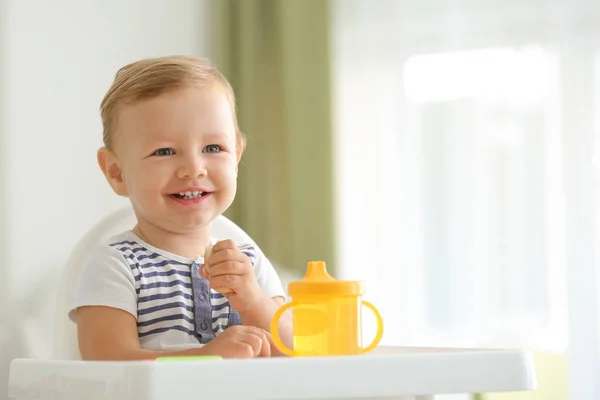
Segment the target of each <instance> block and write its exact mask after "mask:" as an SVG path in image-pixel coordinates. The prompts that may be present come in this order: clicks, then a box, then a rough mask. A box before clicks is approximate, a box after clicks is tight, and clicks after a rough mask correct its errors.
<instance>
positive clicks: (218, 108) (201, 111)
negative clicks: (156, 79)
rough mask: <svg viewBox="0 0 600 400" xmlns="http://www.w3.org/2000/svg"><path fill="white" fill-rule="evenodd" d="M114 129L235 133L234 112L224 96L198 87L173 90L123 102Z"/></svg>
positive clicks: (149, 132)
mask: <svg viewBox="0 0 600 400" xmlns="http://www.w3.org/2000/svg"><path fill="white" fill-rule="evenodd" d="M117 118H118V119H117V129H118V130H119V131H121V132H122V133H123V134H125V133H129V132H130V131H140V130H141V131H143V133H144V136H157V135H162V136H165V135H168V136H172V135H180V134H183V135H190V134H202V135H205V136H232V137H234V136H235V132H236V129H235V126H236V123H235V115H234V111H233V110H232V107H231V104H230V102H229V99H228V98H227V96H225V95H224V94H223V93H221V92H219V91H214V90H207V89H200V90H192V91H174V92H169V93H164V94H161V95H159V96H154V97H151V98H146V99H138V100H135V101H129V102H124V103H123V105H122V106H121V107H120V109H119V110H118V116H117Z"/></svg>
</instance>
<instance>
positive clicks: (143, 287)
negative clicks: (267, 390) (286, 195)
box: [69, 56, 291, 360]
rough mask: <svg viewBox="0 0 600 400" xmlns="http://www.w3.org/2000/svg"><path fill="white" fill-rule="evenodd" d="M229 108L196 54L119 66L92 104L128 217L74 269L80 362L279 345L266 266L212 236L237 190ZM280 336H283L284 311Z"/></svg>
mask: <svg viewBox="0 0 600 400" xmlns="http://www.w3.org/2000/svg"><path fill="white" fill-rule="evenodd" d="M235 107H236V106H235V97H234V93H233V90H232V88H231V86H230V84H229V82H228V81H227V80H226V79H225V77H223V75H222V74H221V73H220V72H219V71H218V70H217V69H216V68H215V67H214V66H212V65H211V64H210V63H209V62H208V61H206V60H204V59H198V58H192V57H185V56H174V57H163V58H154V59H146V60H141V61H138V62H134V63H132V64H129V65H127V66H125V67H123V68H121V69H120V70H119V71H118V72H117V74H116V77H115V80H114V82H113V84H112V86H111V88H110V89H109V91H108V93H107V94H106V96H105V97H104V100H103V101H102V104H101V106H100V109H101V116H102V123H103V128H104V131H103V139H104V147H102V148H101V149H100V150H99V151H98V163H99V165H100V168H101V170H102V172H103V173H104V175H105V176H106V179H107V181H108V183H109V184H110V186H111V187H112V189H113V190H114V192H115V193H116V194H118V195H119V196H126V197H128V198H129V200H130V202H131V205H132V206H133V209H134V211H135V215H136V218H137V225H136V226H135V227H133V229H132V230H131V231H126V232H123V233H122V234H120V235H118V236H116V237H113V238H111V239H110V240H109V241H108V242H107V243H106V244H104V245H102V246H100V247H98V248H97V249H96V250H95V251H94V252H93V253H92V254H90V256H89V258H88V260H87V262H86V263H85V265H84V266H83V270H82V273H81V277H80V278H79V282H78V283H77V287H76V290H75V295H74V299H73V304H72V309H71V311H70V313H69V316H70V318H71V319H72V320H73V321H75V322H76V323H77V331H78V340H79V349H80V353H81V356H82V358H83V359H85V360H134V359H152V358H156V357H160V356H193V355H219V356H222V357H232V358H249V357H268V356H271V354H273V353H278V352H277V349H276V348H275V347H274V346H273V345H272V342H271V337H270V335H269V333H268V330H269V326H270V322H271V319H272V317H273V314H274V313H275V311H276V310H277V309H278V308H279V307H280V306H281V305H283V304H284V302H285V292H284V290H283V288H282V286H281V281H280V280H279V277H278V276H277V274H276V272H275V270H274V269H273V266H272V265H271V263H270V262H269V261H268V260H267V259H266V258H265V257H264V256H263V255H262V252H260V250H259V249H256V248H254V247H253V246H251V245H244V244H241V245H239V246H238V245H237V244H236V243H234V242H232V241H230V240H224V241H219V242H217V241H216V240H215V239H214V238H211V237H210V232H211V224H212V222H213V220H214V219H215V218H216V217H218V216H219V215H221V214H222V213H223V212H224V211H225V210H226V209H227V208H228V207H229V206H230V205H231V203H232V202H233V199H234V197H235V193H236V181H237V171H238V164H239V162H240V158H241V157H242V153H243V151H244V148H245V139H244V136H243V134H242V132H241V131H240V129H239V127H238V123H237V117H236V108H235ZM207 248H209V249H210V252H211V254H210V256H209V257H207V259H205V257H204V255H205V250H206V249H207ZM216 289H218V290H216ZM280 333H281V336H282V338H283V340H284V342H286V343H287V344H288V345H289V344H291V343H290V342H291V321H290V319H289V316H286V318H285V319H283V321H282V322H281V323H280Z"/></svg>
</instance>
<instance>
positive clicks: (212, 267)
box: [201, 240, 264, 312]
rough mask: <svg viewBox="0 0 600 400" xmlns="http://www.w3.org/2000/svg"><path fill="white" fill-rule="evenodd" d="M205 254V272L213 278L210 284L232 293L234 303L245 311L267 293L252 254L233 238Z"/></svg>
mask: <svg viewBox="0 0 600 400" xmlns="http://www.w3.org/2000/svg"><path fill="white" fill-rule="evenodd" d="M208 253H209V254H208V255H207V254H205V256H204V266H203V268H202V269H201V274H202V276H203V277H204V278H205V279H207V280H209V281H210V287H211V288H213V289H215V290H217V291H218V292H221V293H223V294H224V295H225V296H227V297H228V299H229V303H230V304H231V307H233V308H234V309H235V310H237V311H238V312H244V311H246V310H248V309H249V308H251V307H252V306H253V305H254V304H256V303H258V301H259V300H261V298H262V297H263V296H264V293H263V291H262V289H261V288H260V286H259V285H258V282H257V281H256V277H255V276H254V268H252V263H251V262H250V258H248V256H247V255H246V254H244V253H243V252H242V251H241V250H240V249H239V248H238V246H237V245H236V244H235V242H234V241H233V240H223V241H221V242H218V243H217V244H215V245H214V246H213V247H212V249H211V250H210V251H209V252H208Z"/></svg>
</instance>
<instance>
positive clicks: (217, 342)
mask: <svg viewBox="0 0 600 400" xmlns="http://www.w3.org/2000/svg"><path fill="white" fill-rule="evenodd" d="M202 353H203V354H212V355H219V356H221V357H223V358H254V357H271V335H270V334H269V333H268V332H266V331H264V330H262V329H260V328H256V327H254V326H246V325H234V326H231V327H229V328H227V329H225V330H224V331H223V332H222V333H221V334H220V335H218V336H217V337H216V338H215V339H213V340H212V341H211V342H210V343H208V344H206V345H205V346H204V347H202Z"/></svg>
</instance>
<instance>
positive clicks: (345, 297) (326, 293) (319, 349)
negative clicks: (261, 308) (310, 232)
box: [271, 261, 383, 356]
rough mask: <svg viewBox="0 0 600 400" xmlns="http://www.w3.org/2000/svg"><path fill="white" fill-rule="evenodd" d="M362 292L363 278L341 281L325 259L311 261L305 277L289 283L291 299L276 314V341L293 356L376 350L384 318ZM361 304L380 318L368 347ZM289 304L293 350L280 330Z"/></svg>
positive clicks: (273, 326) (273, 322)
mask: <svg viewBox="0 0 600 400" xmlns="http://www.w3.org/2000/svg"><path fill="white" fill-rule="evenodd" d="M363 293H364V284H363V282H360V281H338V280H336V279H334V278H333V277H332V276H331V275H329V274H328V273H327V269H326V268H325V263H324V262H322V261H312V262H309V263H308V268H307V271H306V274H305V275H304V279H302V280H301V281H297V282H291V283H290V285H289V294H290V296H291V298H292V301H291V302H290V303H287V304H285V305H284V306H282V307H281V308H279V309H278V310H277V311H276V312H275V315H274V316H273V321H272V322H271V334H272V335H273V342H274V343H275V345H276V346H277V347H278V348H279V349H280V350H281V351H282V352H283V353H285V354H287V355H290V356H330V355H352V354H364V353H367V352H369V351H371V350H373V349H374V348H375V346H377V344H378V343H379V341H380V340H381V337H382V336H383V320H382V318H381V315H380V314H379V311H377V309H376V308H375V306H373V305H372V304H371V303H369V302H368V301H365V300H362V294H363ZM362 306H365V307H367V308H368V309H369V310H371V311H372V312H373V314H375V318H376V320H377V334H376V335H375V339H373V341H372V342H371V344H369V345H368V346H366V347H362ZM290 308H291V309H292V315H293V324H294V325H293V335H294V349H293V350H292V349H290V348H289V347H287V346H286V345H285V344H283V342H282V341H281V337H280V336H279V330H278V324H279V318H281V315H282V314H283V313H284V312H285V311H287V310H288V309H290Z"/></svg>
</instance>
